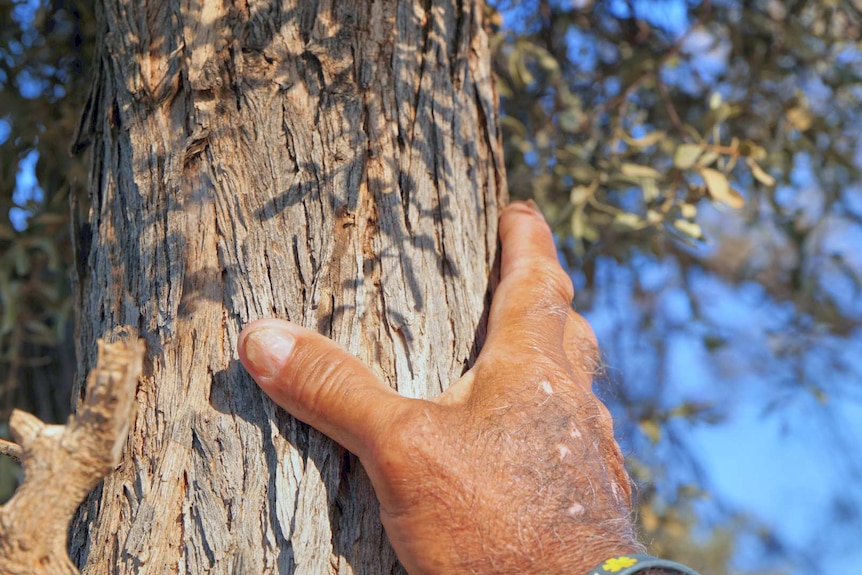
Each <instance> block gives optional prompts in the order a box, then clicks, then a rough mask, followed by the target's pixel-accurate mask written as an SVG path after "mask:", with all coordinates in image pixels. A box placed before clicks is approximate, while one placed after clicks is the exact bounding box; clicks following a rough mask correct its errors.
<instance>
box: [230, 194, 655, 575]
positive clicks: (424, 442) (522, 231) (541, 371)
mask: <svg viewBox="0 0 862 575" xmlns="http://www.w3.org/2000/svg"><path fill="white" fill-rule="evenodd" d="M500 238H501V241H502V246H503V253H502V261H501V264H502V268H501V280H500V284H499V286H498V287H497V290H496V293H495V294H494V299H493V302H492V304H491V312H490V317H489V325H488V337H487V340H486V342H485V346H484V348H483V349H482V352H481V354H480V356H479V358H478V359H477V361H476V363H475V365H474V366H473V368H472V369H470V371H468V372H467V373H466V374H465V375H464V376H463V377H461V378H460V379H459V380H458V381H457V382H455V383H454V384H453V385H452V386H451V387H450V388H449V389H448V390H446V392H445V393H443V394H442V395H440V396H439V397H437V398H435V399H432V400H427V401H426V400H417V399H408V398H404V397H401V396H400V395H398V394H397V393H396V392H395V391H393V390H392V389H391V388H390V387H389V386H387V385H385V384H384V383H383V382H381V381H380V380H378V379H377V377H375V375H374V374H373V373H372V371H371V370H370V369H369V368H368V367H366V366H365V365H364V364H363V363H362V362H360V361H359V360H358V359H356V358H355V357H354V356H352V355H351V354H350V353H348V352H347V351H345V350H344V349H342V348H341V347H339V346H337V345H336V344H335V343H334V342H332V341H331V340H329V339H327V338H325V337H323V336H321V335H318V334H316V333H314V332H311V331H309V330H306V329H303V328H301V327H299V326H296V325H294V324H291V323H288V322H285V321H280V320H273V319H266V320H261V321H257V322H254V323H252V324H250V325H248V326H247V327H246V328H245V329H244V330H243V332H242V333H241V334H240V337H239V350H240V352H239V353H240V359H241V361H242V363H243V365H245V367H246V369H247V370H248V371H249V373H250V374H251V375H252V377H254V379H255V381H257V383H258V384H259V385H260V386H261V388H262V389H263V390H264V391H265V392H266V393H267V394H269V396H270V397H272V399H273V400H274V401H275V402H276V403H277V404H278V405H280V406H282V407H283V408H285V409H286V410H287V411H289V412H290V413H291V414H293V415H294V416H295V417H297V418H298V419H300V420H302V421H305V422H306V423H309V424H310V425H312V426H314V427H316V428H317V429H319V430H320V431H322V432H323V433H325V434H327V435H329V436H330V437H332V438H333V439H334V440H335V441H337V442H339V443H340V444H342V445H343V446H344V447H346V448H347V449H349V450H350V451H352V452H353V453H355V454H356V455H357V456H359V459H360V460H361V462H362V464H363V466H364V467H365V469H366V471H367V472H368V475H369V477H370V478H371V482H372V483H373V485H374V489H375V491H376V493H377V497H378V499H379V501H380V516H381V520H382V521H383V525H384V527H385V528H386V532H387V534H388V535H389V538H390V540H391V542H392V545H393V547H394V548H395V551H396V553H397V554H398V557H399V559H400V560H401V562H402V563H403V564H404V566H405V567H406V568H407V570H408V571H409V572H410V573H411V574H413V575H418V574H424V573H429V574H435V575H439V574H446V573H572V574H578V573H586V572H587V570H588V569H590V568H591V567H594V566H595V565H597V564H599V563H601V562H602V561H603V560H605V559H607V558H608V557H611V556H613V555H617V554H621V553H634V552H638V551H640V550H641V548H640V546H639V545H638V544H637V543H636V542H635V540H634V536H633V533H632V531H633V529H632V524H631V522H630V520H629V513H630V496H631V492H630V486H629V479H628V476H627V474H626V472H625V469H624V468H623V461H622V456H621V454H620V450H619V447H618V446H617V444H616V442H615V441H614V437H613V428H612V421H611V417H610V414H609V413H608V411H607V409H605V407H604V405H602V403H601V402H600V401H599V400H598V399H597V398H596V397H595V395H593V392H592V388H591V382H592V371H593V370H594V368H595V366H596V365H597V349H596V342H595V336H594V335H593V333H592V330H591V329H590V327H589V325H588V324H587V323H586V321H585V320H584V319H583V318H582V317H581V316H579V315H578V314H576V313H575V312H574V311H572V309H571V306H570V304H571V300H572V296H573V289H572V283H571V280H570V279H569V277H568V275H567V274H566V273H565V271H564V270H563V269H562V268H561V267H560V265H559V263H558V261H557V255H556V249H555V247H554V242H553V239H552V237H551V232H550V230H549V228H548V226H547V224H546V223H545V221H544V219H543V218H542V216H541V215H540V214H539V213H538V212H537V211H535V210H534V209H532V208H531V207H530V205H529V204H525V203H513V204H512V205H510V206H509V207H508V208H506V209H505V210H504V211H503V213H502V216H501V218H500Z"/></svg>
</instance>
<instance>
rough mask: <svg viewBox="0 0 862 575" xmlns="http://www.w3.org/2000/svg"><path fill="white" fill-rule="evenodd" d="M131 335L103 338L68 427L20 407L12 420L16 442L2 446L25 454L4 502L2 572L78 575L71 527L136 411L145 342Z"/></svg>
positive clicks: (113, 461) (116, 456)
mask: <svg viewBox="0 0 862 575" xmlns="http://www.w3.org/2000/svg"><path fill="white" fill-rule="evenodd" d="M124 333H125V335H127V336H128V337H125V340H123V339H121V340H120V341H116V342H114V343H105V342H103V341H101V340H100V341H99V343H98V360H97V363H96V367H95V369H93V371H91V372H90V376H89V377H88V378H87V394H86V397H85V399H84V401H83V403H82V405H81V408H80V409H79V410H78V413H77V415H75V416H72V417H71V418H69V422H68V423H67V424H66V425H47V424H45V423H43V422H42V421H41V420H40V419H39V418H37V417H36V416H35V415H31V414H29V413H25V412H23V411H18V410H15V411H13V412H12V417H11V418H10V419H9V427H10V429H11V431H12V435H13V437H14V439H15V441H17V442H18V443H17V444H15V443H9V442H4V444H5V445H4V448H3V451H4V452H5V453H7V454H9V455H13V456H15V457H17V458H19V459H20V460H21V463H22V465H23V466H24V473H25V480H24V483H23V484H22V485H21V486H20V487H19V488H18V490H17V491H16V492H15V494H14V495H13V496H12V498H11V499H10V500H9V501H8V502H7V503H6V504H5V505H3V506H0V574H2V575H63V574H69V575H74V574H77V573H78V572H79V571H78V570H77V569H76V568H75V566H74V565H73V564H72V562H71V561H70V560H69V555H68V553H67V547H68V541H67V532H68V529H69V522H70V521H71V520H72V516H73V515H74V514H75V510H76V509H77V508H78V505H80V504H81V502H82V501H83V500H84V497H85V496H86V495H87V493H89V492H90V491H91V490H92V489H93V488H94V487H95V486H96V484H98V483H99V481H101V480H102V478H103V477H105V475H107V474H108V473H110V472H111V470H112V469H113V468H114V467H115V466H116V465H117V464H118V463H119V462H120V456H121V455H122V450H123V445H124V444H125V441H126V437H127V435H128V431H129V426H130V425H131V422H132V421H133V420H134V417H135V387H136V384H137V382H138V377H139V376H140V374H141V364H142V360H143V356H144V346H143V342H142V341H139V340H138V339H137V338H135V337H133V336H129V335H128V333H126V332H125V330H120V331H116V332H115V336H116V337H122V336H123V334H124Z"/></svg>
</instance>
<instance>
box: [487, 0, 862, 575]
mask: <svg viewBox="0 0 862 575" xmlns="http://www.w3.org/2000/svg"><path fill="white" fill-rule="evenodd" d="M490 10H491V12H492V17H493V18H496V22H497V24H498V25H499V26H500V28H499V30H498V31H497V34H496V36H495V40H494V41H495V43H496V47H497V49H496V54H497V56H496V58H497V60H496V69H497V71H498V77H499V80H500V85H499V89H500V93H501V96H502V109H503V114H504V118H503V126H504V130H505V131H504V144H505V147H506V149H505V154H506V159H507V171H508V176H509V186H510V190H511V192H512V194H513V195H514V196H519V197H533V198H535V199H537V201H538V202H539V203H540V205H541V206H542V208H543V209H544V210H545V213H546V214H547V215H548V216H549V218H550V219H551V220H552V222H553V223H554V226H555V228H556V230H557V231H558V232H559V233H560V237H561V244H560V247H561V251H562V252H563V255H564V256H565V257H566V258H567V260H568V262H569V263H570V264H571V265H572V269H573V270H574V275H575V277H576V278H577V279H578V280H579V282H578V283H579V287H580V288H581V289H580V290H579V294H578V301H577V305H578V307H579V308H580V309H583V310H587V311H588V312H589V310H599V311H597V313H598V314H599V319H602V318H604V317H605V315H607V312H606V311H603V310H608V309H614V308H617V309H624V310H625V312H624V315H625V318H624V321H620V322H619V323H618V324H616V325H614V326H612V327H611V328H609V329H608V332H609V333H610V334H612V335H611V337H612V338H613V339H612V340H610V341H608V340H603V346H604V347H605V351H606V353H607V354H608V357H609V364H610V365H612V366H617V367H618V368H619V371H618V372H617V378H618V379H622V381H619V382H618V386H617V389H618V390H619V391H618V392H617V393H618V396H617V397H609V398H608V399H609V401H610V403H612V404H613V405H612V407H613V409H614V411H615V412H617V414H618V415H619V414H621V415H622V417H619V418H618V420H619V421H620V422H622V424H623V432H624V435H625V436H626V437H627V443H628V445H629V448H630V449H631V450H632V451H633V452H634V453H637V454H638V461H633V467H634V466H635V464H638V465H642V466H643V467H644V468H646V469H648V470H650V474H647V475H654V474H655V473H659V472H661V471H662V470H664V469H667V468H668V467H675V466H676V467H678V466H682V468H683V470H677V473H675V474H668V476H670V477H665V478H664V479H663V483H665V484H666V483H668V481H669V480H670V479H671V478H672V477H677V478H678V481H684V478H686V477H688V478H689V480H694V481H696V482H698V483H705V482H704V481H703V470H702V469H700V468H699V466H698V461H697V455H696V454H693V453H691V450H690V448H688V447H687V443H686V441H685V438H684V435H685V433H686V432H687V431H688V430H689V429H691V428H692V427H693V426H697V425H703V424H709V423H712V422H716V421H720V420H721V419H722V418H723V417H725V416H726V415H727V411H726V410H727V409H728V408H729V406H728V405H725V406H724V409H722V408H721V407H718V406H717V401H720V397H716V398H715V399H716V400H715V401H712V402H711V403H710V402H709V401H707V402H704V401H703V400H701V399H699V397H700V396H702V395H704V394H706V395H709V393H710V392H708V391H707V392H704V391H703V390H702V389H698V390H695V392H692V391H691V390H689V391H688V394H689V395H690V396H692V397H693V399H692V398H687V397H684V396H682V395H681V391H680V388H679V386H677V385H672V384H671V380H672V379H673V373H670V372H669V369H670V368H669V366H668V364H669V363H670V362H671V355H670V353H671V350H670V349H669V348H670V346H671V345H672V342H673V341H674V338H675V337H677V334H681V335H683V336H684V337H686V338H688V340H689V342H691V341H695V342H697V341H698V340H699V343H697V344H691V343H690V344H689V345H690V346H693V347H695V348H699V350H700V352H701V353H700V355H699V357H700V358H701V359H702V360H703V362H704V363H706V362H709V363H710V364H711V365H712V374H711V375H712V376H713V377H714V378H715V379H716V380H718V381H722V382H723V383H725V382H726V384H727V385H733V384H732V382H733V381H734V379H735V378H736V379H738V378H740V377H746V378H748V380H749V381H751V380H754V381H759V382H760V383H761V385H765V386H766V387H767V389H766V391H765V394H764V397H766V398H768V399H767V400H766V402H767V407H766V410H767V412H769V411H770V410H773V411H774V410H779V408H780V407H782V406H786V405H788V404H791V403H794V402H797V403H798V402H800V401H802V402H804V401H806V400H805V397H813V398H814V399H815V400H816V401H815V403H816V402H819V403H821V404H823V405H822V409H821V411H822V412H823V414H827V413H833V411H834V410H831V409H829V405H830V403H829V402H830V401H832V402H833V403H832V404H831V405H835V403H834V402H840V401H842V400H844V399H855V400H858V397H859V395H858V385H857V386H852V385H851V386H848V385H847V383H848V382H849V383H853V382H856V383H857V384H858V382H859V381H860V373H859V371H858V369H857V368H856V367H855V363H854V362H852V361H849V357H848V355H850V354H848V351H847V350H848V349H856V350H858V349H859V348H860V341H859V340H860V336H862V330H860V329H859V326H860V320H862V306H860V304H859V301H860V300H859V298H858V295H859V291H860V288H862V259H860V258H859V256H858V249H856V248H857V247H858V246H860V245H862V244H860V241H862V227H860V225H862V219H860V218H862V202H860V201H859V199H858V198H859V197H860V194H859V192H860V191H862V186H860V157H859V155H860V150H862V145H860V142H859V138H860V135H862V132H859V130H858V124H859V112H860V109H862V108H860V99H862V83H860V80H862V51H860V48H859V46H860V44H859V41H860V35H862V13H860V10H859V5H858V3H852V2H802V1H796V2H794V1H787V2H780V1H777V0H762V1H753V2H736V1H725V2H709V1H706V2H693V1H688V2H686V1H682V0H679V1H678V0H645V1H642V2H632V1H628V2H626V1H610V0H608V1H592V0H573V1H552V0H523V1H518V2H510V1H507V0H500V1H498V2H495V3H492V8H491V9H490ZM733 290H736V291H735V292H734V291H733ZM609 294H612V295H609ZM718 294H723V295H718ZM611 297H613V298H615V300H614V301H609V298H611ZM725 298H737V299H745V298H750V299H757V301H758V302H760V303H759V304H758V305H759V306H760V307H761V308H762V309H763V310H764V311H766V310H768V311H769V312H771V313H770V314H769V315H768V316H766V317H764V319H762V320H761V323H760V325H759V327H760V330H762V331H759V332H757V333H754V332H755V331H757V330H752V329H751V328H752V324H753V325H755V326H756V325H758V324H757V323H755V322H757V321H758V320H757V319H754V316H752V317H750V318H749V319H750V320H751V321H750V322H748V323H744V324H742V325H740V324H739V323H737V324H734V323H733V321H732V316H733V314H730V313H724V314H721V313H716V312H715V311H714V308H715V307H716V304H717V303H719V302H722V303H724V302H726V301H727V299H725ZM669 306H673V309H674V310H677V311H674V312H673V313H671V312H670V311H669V309H670V308H669ZM724 307H725V308H726V307H727V304H725V305H724ZM734 313H738V312H734ZM600 335H601V334H600ZM634 338H637V340H636V343H634V341H635V339H634ZM626 364H628V365H630V366H632V367H631V368H630V370H627V369H626V367H625V365H626ZM824 370H829V372H830V375H831V377H826V378H824V377H823V374H824ZM689 387H696V386H695V385H693V384H689ZM854 387H855V389H854ZM732 389H733V390H737V389H738V387H733V388H732ZM732 392H733V391H731V393H732ZM712 395H713V396H716V395H717V394H716V393H715V392H712ZM821 415H822V414H821ZM839 427H840V426H839ZM839 436H840V432H838V433H837V434H835V437H834V438H833V439H834V441H835V445H840V444H841V442H842V441H843V442H844V443H845V444H846V443H848V442H847V438H846V437H845V438H841V437H839ZM836 453H838V451H836ZM851 467H853V469H854V473H855V472H856V471H858V469H859V465H858V458H857V460H856V462H855V463H854V464H853V465H852V466H851ZM686 470H687V471H686ZM683 487H685V486H684V485H680V484H676V485H674V482H673V481H670V485H668V487H667V489H665V490H664V492H661V493H656V492H653V491H650V490H646V491H644V492H642V493H641V495H642V504H643V505H645V506H643V505H642V510H650V511H649V512H648V513H644V512H642V513H641V520H642V523H643V528H644V530H645V532H647V533H648V534H650V537H653V538H655V539H656V540H658V541H669V540H674V539H676V540H687V541H694V540H695V539H697V538H696V537H694V536H693V534H694V532H695V531H696V530H698V529H700V530H703V529H705V528H706V529H714V530H715V531H713V536H714V537H713V539H711V540H710V541H709V542H707V544H706V547H702V548H701V551H704V550H705V549H706V548H709V547H710V546H712V545H713V544H714V543H715V542H716V541H719V540H726V533H727V532H728V531H727V530H730V531H729V532H731V533H734V534H735V535H734V538H735V539H737V540H740V539H742V538H745V537H747V535H746V534H748V535H750V536H751V537H752V538H754V539H758V540H759V541H760V545H759V546H758V548H759V549H760V551H759V553H761V554H763V555H764V556H770V555H776V556H782V557H784V559H785V560H787V558H788V557H789V558H792V560H794V561H796V562H802V563H804V562H805V561H806V556H805V553H804V552H802V551H800V550H794V549H788V548H786V547H785V546H784V545H783V544H782V543H781V542H780V541H777V540H776V539H775V536H774V535H773V534H772V533H770V532H769V531H768V530H766V529H765V527H764V526H761V525H757V524H756V522H752V521H749V520H743V519H741V516H740V515H739V514H738V513H736V512H735V511H733V510H727V509H725V510H723V511H722V512H720V513H717V514H716V513H713V514H712V516H713V519H712V521H711V522H710V521H707V520H705V519H704V517H705V516H706V515H707V514H704V513H700V514H693V513H688V514H686V513H679V511H680V510H682V509H691V508H692V506H693V505H695V504H696V502H695V499H696V498H694V497H693V495H692V493H693V492H692V491H691V490H687V489H684V488H683ZM695 492H698V493H699V490H696V491H695ZM699 505H700V508H701V510H702V509H703V504H699ZM716 507H719V505H718V504H713V505H712V508H713V510H715V508H716ZM657 509H666V510H673V512H674V513H676V515H674V520H673V521H671V522H670V523H668V522H667V521H664V522H662V521H657V520H656V519H655V518H656V517H657V515H656V510H657ZM716 516H717V517H718V519H716V518H715V517H716ZM665 519H667V516H665ZM680 525H686V526H687V527H686V529H683V530H680ZM670 526H672V527H670ZM710 526H711V527H710ZM674 529H676V531H675V533H676V535H674ZM723 533H724V534H723ZM686 534H688V535H692V537H687V536H685V535H686ZM731 539H733V538H731ZM731 543H732V541H731ZM719 547H720V546H719ZM733 547H734V546H733V545H730V546H728V547H725V556H724V557H723V558H721V557H715V558H714V559H715V561H714V562H713V563H712V564H711V566H710V568H709V569H706V571H708V572H720V567H719V566H720V565H721V564H722V563H724V562H727V561H728V558H729V557H730V556H731V554H732V553H733ZM663 549H666V550H668V552H671V551H672V550H673V549H675V548H674V547H672V546H671V547H667V546H666V545H663ZM680 555H681V556H685V555H686V553H684V552H680Z"/></svg>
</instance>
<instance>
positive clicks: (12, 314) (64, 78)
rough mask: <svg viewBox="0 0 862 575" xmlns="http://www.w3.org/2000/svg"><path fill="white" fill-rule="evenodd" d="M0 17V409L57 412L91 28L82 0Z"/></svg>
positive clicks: (61, 405)
mask: <svg viewBox="0 0 862 575" xmlns="http://www.w3.org/2000/svg"><path fill="white" fill-rule="evenodd" d="M0 22H5V23H8V24H5V25H3V26H0V158H2V160H0V212H2V214H3V218H2V219H0V254H2V256H0V373H3V374H4V375H3V377H2V378H0V413H2V414H3V419H5V418H6V416H7V415H8V413H9V409H10V408H11V407H12V406H19V407H24V408H28V409H33V410H35V411H37V412H38V413H39V415H40V416H42V417H43V418H45V419H47V420H57V419H60V418H62V417H64V416H65V414H66V413H67V412H68V405H69V399H68V390H69V389H70V387H71V374H70V373H69V370H68V369H66V368H65V367H66V366H67V365H69V364H70V363H71V362H69V361H68V358H69V355H70V353H69V347H70V346H69V343H70V342H69V340H68V338H67V335H68V333H69V331H70V325H69V321H70V319H71V299H70V292H69V266H70V264H71V263H72V259H73V257H72V244H71V242H70V239H71V238H70V235H69V217H70V210H69V205H70V198H71V197H81V196H83V195H84V194H83V192H84V189H85V182H86V168H85V164H84V159H83V158H82V157H76V156H72V155H71V154H70V153H69V146H70V143H71V140H72V134H73V133H74V131H75V128H76V124H77V121H78V117H79V115H80V111H81V105H82V102H83V96H84V95H85V92H84V91H85V89H86V85H87V80H88V79H87V77H86V70H87V64H88V63H89V61H90V58H91V56H90V53H91V52H92V49H93V46H92V42H91V41H88V40H91V39H92V38H93V34H94V30H95V28H94V24H93V18H92V9H91V7H90V5H89V4H88V3H87V2H57V3H55V4H50V5H48V4H45V5H40V4H38V3H34V2H20V1H10V0H0ZM34 164H35V166H34ZM33 175H35V179H34V178H33ZM64 341H65V346H63V345H61V344H63V342H64ZM59 356H63V359H64V362H63V365H60V364H61V361H59V360H60V359H61V358H60V357H59Z"/></svg>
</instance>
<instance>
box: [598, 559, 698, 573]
mask: <svg viewBox="0 0 862 575" xmlns="http://www.w3.org/2000/svg"><path fill="white" fill-rule="evenodd" d="M647 569H664V570H666V571H669V572H671V573H679V574H680V575H699V574H698V572H697V571H695V570H694V569H692V568H691V567H686V566H685V565H683V564H682V563H677V562H676V561H668V560H667V559H659V558H658V557H652V556H651V555H616V556H614V557H611V558H610V559H606V560H605V561H603V562H602V563H601V564H600V565H598V566H597V567H595V568H593V569H591V570H590V571H589V572H588V575H635V574H636V573H642V572H643V571H646V570H647Z"/></svg>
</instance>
